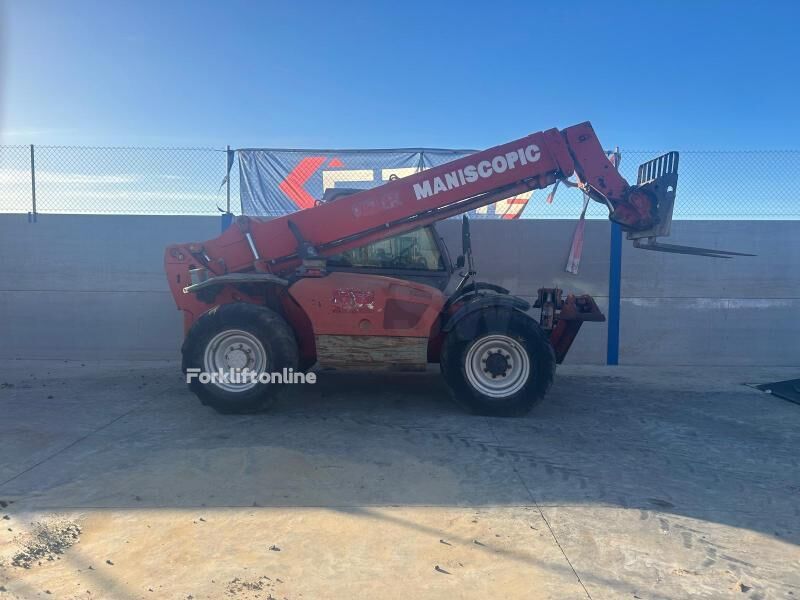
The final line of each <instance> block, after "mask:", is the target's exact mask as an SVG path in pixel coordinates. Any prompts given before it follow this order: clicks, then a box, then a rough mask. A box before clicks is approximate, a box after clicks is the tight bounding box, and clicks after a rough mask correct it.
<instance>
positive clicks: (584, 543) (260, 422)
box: [0, 361, 800, 600]
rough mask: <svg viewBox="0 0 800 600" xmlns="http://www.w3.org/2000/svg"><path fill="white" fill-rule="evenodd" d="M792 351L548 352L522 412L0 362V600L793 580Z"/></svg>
mask: <svg viewBox="0 0 800 600" xmlns="http://www.w3.org/2000/svg"><path fill="white" fill-rule="evenodd" d="M791 377H797V370H791V369H772V370H768V369H737V370H726V369H708V368H706V369H691V368H622V367H620V368H604V367H565V368H561V369H560V371H559V374H558V378H557V383H556V384H555V386H554V387H553V389H552V390H551V392H550V394H549V396H548V398H547V399H546V400H545V402H544V403H543V404H541V405H540V406H539V407H537V408H536V409H535V410H534V412H533V413H532V414H531V415H529V416H528V417H526V418H522V419H489V418H483V417H475V416H469V415H466V414H464V413H462V411H461V410H460V409H459V408H457V407H455V406H454V405H452V404H451V403H450V401H449V399H448V395H447V392H446V389H445V387H444V386H443V384H442V382H441V381H440V380H439V378H438V376H437V375H436V374H433V373H431V374H420V375H393V376H382V375H354V374H343V373H339V374H335V373H322V374H321V375H320V383H318V384H317V385H316V386H307V387H304V388H302V389H299V388H298V389H293V390H291V391H289V392H288V393H287V394H285V396H284V397H283V398H282V399H281V400H280V401H279V402H278V403H277V404H276V405H275V406H274V407H273V408H272V410H271V411H270V412H269V413H267V414H261V415H252V416H220V415H217V414H215V413H213V412H212V411H211V410H209V409H206V408H205V407H202V406H200V405H199V404H198V403H197V402H196V401H195V399H194V397H193V396H191V395H190V394H189V393H188V392H187V391H186V390H185V388H184V385H183V383H182V381H181V379H180V376H179V373H178V369H177V365H174V364H170V365H164V364H161V363H159V364H153V363H124V364H122V363H119V364H117V363H108V362H106V363H84V364H82V363H75V362H63V361H56V362H50V361H47V362H44V361H37V362H23V361H6V362H4V363H2V364H1V365H0V518H1V519H0V599H5V598H36V597H41V598H68V599H74V598H95V599H97V598H104V599H105V598H109V599H114V600H116V599H120V600H127V599H134V598H167V599H172V598H176V599H189V598H192V599H198V600H199V599H201V598H243V599H248V598H262V599H263V598H289V599H292V600H295V599H298V598H306V599H314V598H325V599H328V598H348V599H349V598H382V599H390V598H415V599H416V598H443V597H449V598H450V597H451V598H558V599H564V598H594V599H600V598H614V599H616V598H631V599H633V598H640V599H662V598H670V599H671V598H741V599H743V600H744V599H749V600H756V599H767V598H798V599H800V459H799V458H798V456H799V453H798V449H800V406H798V405H794V404H791V403H788V402H785V401H783V400H780V399H778V398H774V397H771V396H769V395H766V394H763V393H761V392H758V391H755V390H753V389H751V388H748V387H746V386H744V385H742V383H744V382H766V381H772V380H776V379H788V378H791Z"/></svg>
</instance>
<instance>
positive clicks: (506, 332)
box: [441, 306, 556, 417]
mask: <svg viewBox="0 0 800 600" xmlns="http://www.w3.org/2000/svg"><path fill="white" fill-rule="evenodd" d="M503 338H508V339H510V340H513V341H514V342H516V344H514V343H513V342H507V341H506V340H504V339H503ZM492 340H499V341H500V342H501V343H508V344H510V345H511V347H512V351H511V352H512V353H513V352H514V351H515V350H516V351H517V352H518V353H520V354H519V358H520V359H522V360H517V364H519V363H522V362H524V357H522V356H521V352H522V351H524V352H525V354H526V355H527V357H528V369H527V377H524V376H523V374H520V375H519V376H518V377H517V378H516V379H515V382H516V383H515V385H516V386H517V388H516V389H514V388H509V393H508V395H501V396H496V395H487V394H486V393H484V391H482V390H481V389H479V388H478V387H476V385H475V384H473V383H472V382H471V381H470V377H469V376H468V374H467V371H468V370H471V372H472V373H475V369H474V368H473V369H470V367H469V366H468V360H470V361H472V362H471V364H474V360H476V358H475V357H478V358H477V360H478V361H479V364H486V361H482V360H480V358H479V352H480V349H481V348H488V349H487V350H486V353H488V354H489V355H491V354H492V350H491V348H492V343H493V342H492ZM473 347H474V348H475V350H474V351H473V352H470V350H471V349H472V348H473ZM484 355H486V354H484ZM501 356H504V355H503V353H501ZM508 356H509V357H511V354H508ZM489 360H492V359H489ZM498 360H499V361H500V363H501V364H500V366H499V368H498V369H496V370H497V371H498V372H502V373H506V372H511V369H510V368H509V365H510V364H514V363H509V362H508V361H507V359H506V358H499V359H498ZM555 368H556V358H555V353H554V352H553V347H552V346H551V345H550V341H549V340H548V339H547V336H546V335H545V333H544V332H543V331H542V329H541V328H540V327H539V324H538V323H537V322H536V321H535V320H533V319H532V318H530V317H529V316H528V315H526V314H524V313H522V312H520V311H517V310H513V309H510V308H508V307H500V306H492V307H487V308H484V309H482V310H480V311H478V312H476V313H474V314H472V315H467V316H466V317H465V318H464V320H463V321H461V322H459V323H457V324H456V326H455V327H454V328H453V330H452V331H450V332H449V333H448V335H447V337H446V338H445V341H444V346H443V349H442V357H441V370H442V373H443V375H444V377H445V380H446V381H447V384H448V385H449V387H450V389H451V391H452V392H453V396H454V398H455V400H456V401H457V402H458V403H459V404H462V405H464V406H466V407H467V408H468V409H470V410H471V411H472V412H474V413H476V414H481V415H487V416H498V417H519V416H523V415H525V414H527V413H528V412H530V410H531V409H532V408H533V407H534V406H535V405H536V404H537V403H538V402H540V401H541V400H542V398H544V395H545V393H546V392H547V390H548V389H549V388H550V385H551V384H552V382H553V376H554V374H555ZM504 369H505V371H504ZM485 372H486V373H487V374H488V375H487V376H485V377H487V378H491V373H490V370H489V369H488V368H487V369H485ZM524 372H525V371H524V369H523V370H521V373H524ZM498 377H505V375H498ZM472 379H473V381H474V380H475V375H473V377H472ZM494 393H496V394H503V393H504V392H503V391H497V392H494Z"/></svg>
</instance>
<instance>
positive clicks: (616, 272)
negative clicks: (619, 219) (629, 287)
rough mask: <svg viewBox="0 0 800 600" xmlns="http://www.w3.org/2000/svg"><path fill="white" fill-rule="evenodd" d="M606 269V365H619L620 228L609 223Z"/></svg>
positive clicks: (617, 224)
mask: <svg viewBox="0 0 800 600" xmlns="http://www.w3.org/2000/svg"><path fill="white" fill-rule="evenodd" d="M609 263H610V266H609V269H608V345H607V347H606V364H608V365H618V364H619V305H620V296H621V291H622V227H620V225H619V223H611V252H610V257H609Z"/></svg>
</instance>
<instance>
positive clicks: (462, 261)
mask: <svg viewBox="0 0 800 600" xmlns="http://www.w3.org/2000/svg"><path fill="white" fill-rule="evenodd" d="M465 264H466V259H465V258H464V255H463V254H462V255H461V256H457V257H456V269H463V268H464V265H465Z"/></svg>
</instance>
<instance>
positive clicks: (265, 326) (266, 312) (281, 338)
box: [181, 303, 298, 414]
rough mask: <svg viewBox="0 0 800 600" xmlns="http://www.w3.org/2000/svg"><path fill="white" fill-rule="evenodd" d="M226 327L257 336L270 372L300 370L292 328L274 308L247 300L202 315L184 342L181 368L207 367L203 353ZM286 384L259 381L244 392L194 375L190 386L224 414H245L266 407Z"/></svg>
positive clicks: (203, 399)
mask: <svg viewBox="0 0 800 600" xmlns="http://www.w3.org/2000/svg"><path fill="white" fill-rule="evenodd" d="M226 330H240V331H244V332H246V333H249V334H250V335H252V336H253V337H255V338H256V339H257V340H258V341H259V342H261V345H262V346H263V349H264V350H265V353H266V358H265V362H266V368H265V369H263V371H267V372H282V370H283V369H284V368H287V369H288V368H292V369H295V370H297V364H298V350H297V341H296V340H295V337H294V333H293V332H292V329H291V327H289V325H288V324H287V323H286V321H284V319H283V318H282V317H281V316H280V315H279V314H277V313H276V312H275V311H273V310H270V309H269V308H266V307H263V306H255V305H253V304H247V303H237V304H225V305H223V306H217V307H215V308H213V309H212V310H210V311H209V312H207V313H206V314H204V315H202V316H201V317H200V318H199V319H198V320H197V321H196V322H195V324H194V325H193V326H192V328H191V329H190V330H189V334H188V335H187V336H186V339H185V340H184V342H183V347H182V348H181V352H182V355H183V361H182V367H183V372H184V373H186V372H187V370H188V369H200V370H201V371H204V370H205V364H204V355H205V352H206V348H207V346H208V344H209V343H210V342H211V341H212V340H213V339H214V338H215V337H216V336H217V335H218V334H220V333H222V332H224V331H226ZM282 387H283V385H281V384H274V383H256V384H255V386H253V387H251V388H249V389H247V390H244V391H230V390H225V389H222V388H221V387H219V386H217V385H215V384H214V383H201V382H200V381H199V379H198V378H194V379H193V380H192V381H191V383H189V389H190V390H192V392H194V394H195V395H196V396H197V397H198V398H199V399H200V401H201V402H202V403H203V404H205V405H206V406H210V407H211V408H213V409H214V410H216V411H217V412H220V413H224V414H245V413H252V412H257V411H260V410H263V409H264V408H266V407H267V405H268V404H269V403H270V401H271V400H273V399H274V397H275V395H276V394H277V393H278V392H279V391H280V389H281V388H282Z"/></svg>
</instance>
